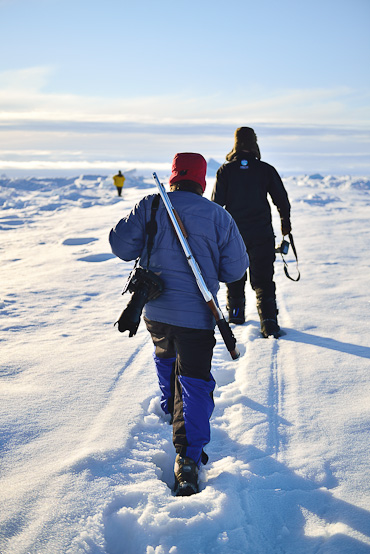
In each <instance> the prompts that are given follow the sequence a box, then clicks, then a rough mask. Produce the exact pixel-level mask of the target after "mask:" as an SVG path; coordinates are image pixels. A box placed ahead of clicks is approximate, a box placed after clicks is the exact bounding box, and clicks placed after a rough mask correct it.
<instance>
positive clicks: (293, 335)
mask: <svg viewBox="0 0 370 554" xmlns="http://www.w3.org/2000/svg"><path fill="white" fill-rule="evenodd" d="M284 330H285V331H286V332H287V333H286V335H284V336H283V337H281V339H280V340H283V341H292V342H302V343H304V344H312V345H314V346H320V347H321V348H327V349H330V350H336V351H337V352H344V353H345V354H352V355H353V356H358V357H359V358H370V348H369V347H368V346H361V345H358V344H352V343H350V342H341V341H339V340H336V339H332V338H328V337H321V336H319V335H313V334H311V333H304V332H303V331H297V330H295V329H289V328H287V327H284Z"/></svg>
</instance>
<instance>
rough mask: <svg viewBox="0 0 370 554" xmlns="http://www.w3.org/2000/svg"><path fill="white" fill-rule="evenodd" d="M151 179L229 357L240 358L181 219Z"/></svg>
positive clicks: (163, 189)
mask: <svg viewBox="0 0 370 554" xmlns="http://www.w3.org/2000/svg"><path fill="white" fill-rule="evenodd" d="M153 177H154V180H155V182H156V185H157V187H158V190H159V194H160V196H161V198H162V200H163V203H164V205H165V208H166V210H167V213H168V215H169V218H170V220H171V223H172V225H173V228H174V230H175V233H176V235H177V238H178V239H179V241H180V244H181V246H182V249H183V250H184V253H185V256H186V259H187V261H188V263H189V266H190V268H191V270H192V272H193V274H194V277H195V280H196V282H197V285H198V287H199V290H200V292H201V293H202V296H203V298H204V300H205V301H206V303H207V306H208V307H209V309H210V310H211V312H212V314H213V316H214V318H215V320H216V325H217V327H218V329H219V331H220V333H221V336H222V338H223V340H224V343H225V345H226V348H227V349H228V351H229V352H230V355H231V357H232V359H233V360H237V359H238V358H239V356H240V352H239V350H238V349H237V347H236V339H235V337H234V334H233V332H232V330H231V329H230V326H229V324H228V323H227V321H226V319H225V318H224V316H223V314H222V311H221V310H220V308H219V307H218V306H217V304H216V302H215V300H214V298H213V296H212V293H211V292H210V290H209V289H208V287H207V285H206V283H205V281H204V279H203V276H202V274H201V271H200V269H199V266H198V264H197V262H196V260H195V259H194V256H193V254H192V252H191V250H190V247H189V244H188V241H187V240H186V239H187V236H188V235H187V233H186V230H185V228H184V226H183V224H182V221H181V219H180V218H179V216H178V214H177V213H176V211H175V209H174V207H173V206H172V204H171V200H170V199H169V197H168V194H167V192H166V189H165V188H164V186H163V184H162V183H160V181H159V179H158V177H157V174H156V173H153Z"/></svg>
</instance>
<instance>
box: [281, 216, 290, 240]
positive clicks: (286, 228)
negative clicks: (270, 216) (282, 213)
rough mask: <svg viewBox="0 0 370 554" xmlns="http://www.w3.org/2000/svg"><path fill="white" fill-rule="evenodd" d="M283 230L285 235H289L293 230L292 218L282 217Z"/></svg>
mask: <svg viewBox="0 0 370 554" xmlns="http://www.w3.org/2000/svg"><path fill="white" fill-rule="evenodd" d="M281 232H282V234H283V237H284V236H285V235H289V233H291V232H292V226H291V224H290V220H289V219H282V220H281Z"/></svg>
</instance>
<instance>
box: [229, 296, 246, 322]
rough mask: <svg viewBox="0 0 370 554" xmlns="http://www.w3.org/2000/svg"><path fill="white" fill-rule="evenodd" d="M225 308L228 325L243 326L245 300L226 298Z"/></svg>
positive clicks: (242, 298)
mask: <svg viewBox="0 0 370 554" xmlns="http://www.w3.org/2000/svg"><path fill="white" fill-rule="evenodd" d="M226 308H227V310H228V312H229V323H236V325H243V323H244V322H245V298H244V297H243V296H241V297H239V298H231V297H228V298H227V305H226Z"/></svg>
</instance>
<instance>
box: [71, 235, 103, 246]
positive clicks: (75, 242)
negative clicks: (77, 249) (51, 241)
mask: <svg viewBox="0 0 370 554" xmlns="http://www.w3.org/2000/svg"><path fill="white" fill-rule="evenodd" d="M96 240H98V239H96V238H93V237H79V238H71V239H65V240H64V241H63V242H62V244H64V245H66V246H80V245H81V244H89V243H90V242H95V241H96Z"/></svg>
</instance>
